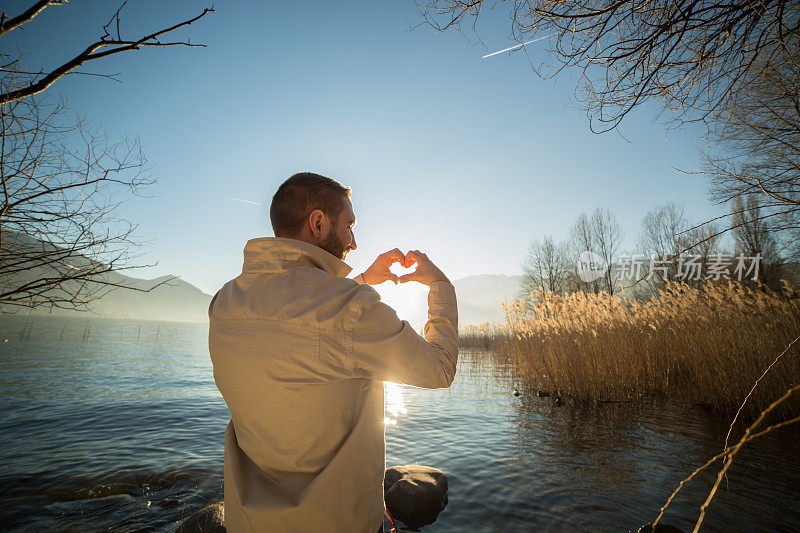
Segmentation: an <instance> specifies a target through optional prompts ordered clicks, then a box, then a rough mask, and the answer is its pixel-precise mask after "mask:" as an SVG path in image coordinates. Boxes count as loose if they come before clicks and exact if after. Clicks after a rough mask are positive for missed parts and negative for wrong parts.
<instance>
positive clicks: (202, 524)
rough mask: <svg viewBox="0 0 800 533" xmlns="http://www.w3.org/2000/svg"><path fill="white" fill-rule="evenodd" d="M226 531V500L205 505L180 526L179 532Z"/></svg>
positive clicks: (223, 532)
mask: <svg viewBox="0 0 800 533" xmlns="http://www.w3.org/2000/svg"><path fill="white" fill-rule="evenodd" d="M201 532H202V533H225V532H226V528H225V502H217V503H212V504H211V505H209V506H207V507H203V508H202V509H200V510H199V511H197V512H196V513H194V514H193V515H192V516H190V517H189V518H187V519H186V520H184V521H183V522H182V523H181V525H179V526H178V532H177V533H201Z"/></svg>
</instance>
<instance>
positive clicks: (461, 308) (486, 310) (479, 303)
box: [453, 274, 522, 326]
mask: <svg viewBox="0 0 800 533" xmlns="http://www.w3.org/2000/svg"><path fill="white" fill-rule="evenodd" d="M521 282H522V276H506V275H504V274H480V275H477V276H468V277H466V278H462V279H457V280H455V281H454V282H453V285H455V287H456V296H457V297H458V315H459V317H458V322H459V326H466V325H470V324H482V323H484V322H503V321H505V316H503V310H502V308H501V303H503V302H513V301H516V300H517V299H518V297H519V293H520V284H521Z"/></svg>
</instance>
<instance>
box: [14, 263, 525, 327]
mask: <svg viewBox="0 0 800 533" xmlns="http://www.w3.org/2000/svg"><path fill="white" fill-rule="evenodd" d="M113 275H114V278H115V282H117V283H120V284H123V285H126V286H132V287H138V288H142V289H146V288H150V287H154V286H156V285H158V284H159V283H161V282H163V281H165V280H166V279H169V278H170V277H172V276H164V277H160V278H155V279H149V280H145V279H139V278H133V277H129V276H124V275H122V274H119V273H115V274H113ZM520 280H521V276H506V275H502V274H480V275H477V276H469V277H466V278H462V279H458V280H456V281H455V282H453V284H454V285H455V287H456V295H457V296H458V314H459V325H461V326H466V325H470V324H482V323H484V322H492V321H494V322H502V321H504V320H505V317H504V316H503V311H502V308H501V303H502V302H504V301H505V302H511V301H515V300H516V299H517V297H518V295H519V291H520ZM210 302H211V295H209V294H206V293H204V292H203V291H201V290H200V289H198V288H197V287H195V286H194V285H192V284H190V283H187V282H185V281H183V280H182V279H180V278H174V279H172V280H170V281H169V282H167V283H166V284H164V285H161V286H159V287H157V288H155V289H153V290H151V291H150V292H139V291H132V290H125V289H117V290H114V291H111V292H110V293H109V294H107V295H106V296H104V297H103V298H100V299H99V300H97V301H95V302H93V303H92V310H93V312H94V313H96V314H98V315H100V316H103V317H107V318H132V319H141V320H175V321H183V322H205V321H206V320H208V315H207V311H208V304H209V303H210ZM421 311H423V313H424V310H421ZM20 312H23V313H25V314H27V313H28V310H27V309H26V310H22V309H20ZM32 314H34V315H45V314H50V315H54V316H78V315H79V316H89V315H86V314H85V313H83V312H80V311H68V310H63V309H53V310H52V311H50V310H47V309H39V310H35V311H33V312H32ZM423 317H424V314H423V315H421V317H420V318H422V320H424V318H423Z"/></svg>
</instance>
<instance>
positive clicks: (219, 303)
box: [209, 173, 458, 533]
mask: <svg viewBox="0 0 800 533" xmlns="http://www.w3.org/2000/svg"><path fill="white" fill-rule="evenodd" d="M270 222H271V224H272V228H273V231H274V233H275V237H274V238H260V239H252V240H250V241H249V242H248V243H247V245H246V246H245V248H244V267H243V268H242V274H241V275H240V276H239V277H237V278H236V279H234V280H232V281H229V282H228V283H226V284H225V286H224V287H222V289H220V291H219V292H218V293H217V294H216V295H215V296H214V299H213V300H212V301H211V305H210V307H209V318H210V329H209V350H210V354H211V361H212V363H213V366H214V380H215V381H216V384H217V387H218V388H219V390H220V392H221V393H222V396H223V397H224V398H225V401H226V402H227V404H228V408H229V409H230V411H231V421H230V423H229V424H228V427H227V429H226V431H225V520H226V523H227V526H228V529H229V530H230V531H232V532H238V531H259V532H262V531H263V532H271V533H272V532H281V531H342V532H359V531H364V532H368V533H375V531H376V530H378V529H379V527H380V525H381V523H382V517H383V509H384V507H383V506H384V503H383V472H384V467H385V464H384V462H385V455H384V452H385V443H384V422H383V420H384V412H383V409H384V405H383V381H384V380H386V381H394V382H396V383H405V384H408V385H414V386H418V387H425V388H441V387H449V386H450V384H451V383H452V381H453V377H454V375H455V371H456V361H457V358H458V337H457V329H458V317H457V311H456V295H455V290H454V288H453V285H452V284H451V283H450V282H449V280H448V279H447V277H446V276H445V275H444V274H443V273H442V271H441V270H439V269H438V268H437V267H436V266H435V265H434V264H433V263H432V262H431V261H430V260H429V259H428V258H427V256H425V254H423V253H421V252H419V251H412V252H409V253H408V254H403V253H402V252H400V250H397V249H394V250H391V251H389V252H386V253H384V254H381V255H380V256H379V257H378V258H377V260H376V261H375V262H374V263H373V264H372V266H370V267H369V268H368V269H367V270H366V271H365V272H364V273H362V274H360V275H359V276H357V277H356V278H355V279H348V278H346V277H345V276H346V275H347V274H348V273H349V272H350V270H351V269H350V267H349V266H347V265H346V264H345V263H344V261H343V260H344V259H345V257H346V256H347V254H348V253H349V252H351V251H353V250H355V249H356V240H355V236H354V235H353V227H354V226H355V223H356V217H355V214H354V213H353V206H352V204H351V202H350V189H349V188H346V187H344V186H342V185H341V184H340V183H338V182H337V181H334V180H332V179H329V178H326V177H323V176H320V175H317V174H312V173H300V174H295V175H294V176H292V177H291V178H289V179H288V180H287V181H286V182H284V183H283V184H282V185H281V186H280V187H279V188H278V191H277V192H276V193H275V196H274V197H273V198H272V204H271V206H270ZM393 263H400V264H402V265H404V266H406V267H410V266H412V265H413V264H414V263H416V264H417V269H416V271H414V272H412V273H410V274H405V275H403V276H400V277H397V276H395V275H394V274H393V273H391V272H390V271H389V266H390V265H391V264H393ZM384 281H394V282H395V283H405V282H408V281H417V282H420V283H424V284H426V285H428V287H429V288H430V291H429V294H428V321H427V323H426V325H425V337H424V338H423V337H421V336H420V335H419V334H417V333H416V332H415V331H414V330H413V328H412V327H411V326H409V324H408V322H405V321H401V320H399V319H398V318H397V315H396V314H395V312H394V311H393V310H392V309H391V308H390V307H388V306H387V305H386V304H384V303H382V302H381V301H380V298H379V296H378V293H377V292H376V291H375V290H374V289H373V288H372V287H370V286H369V285H376V284H379V283H382V282H384Z"/></svg>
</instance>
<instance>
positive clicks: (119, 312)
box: [0, 231, 211, 322]
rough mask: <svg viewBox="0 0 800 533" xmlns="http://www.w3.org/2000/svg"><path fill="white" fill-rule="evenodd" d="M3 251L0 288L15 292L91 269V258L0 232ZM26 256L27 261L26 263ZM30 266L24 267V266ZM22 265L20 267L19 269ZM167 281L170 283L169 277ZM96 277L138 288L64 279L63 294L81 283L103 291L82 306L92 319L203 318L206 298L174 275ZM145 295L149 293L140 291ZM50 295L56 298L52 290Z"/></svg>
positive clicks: (60, 312) (61, 312) (44, 310)
mask: <svg viewBox="0 0 800 533" xmlns="http://www.w3.org/2000/svg"><path fill="white" fill-rule="evenodd" d="M2 242H3V250H2V254H1V255H0V290H3V289H6V290H8V289H15V288H17V287H21V286H24V285H25V284H27V283H30V282H31V281H34V280H38V279H46V278H53V277H60V274H59V272H65V271H66V272H69V270H68V269H82V268H90V267H91V266H92V265H95V264H97V263H95V262H94V261H92V260H91V259H89V258H87V257H85V256H83V255H81V254H78V253H69V252H66V251H65V252H64V253H63V254H62V252H61V250H64V249H62V248H58V247H54V246H53V245H52V244H48V243H45V242H42V241H39V240H37V239H35V238H33V237H31V236H29V235H25V234H22V233H19V232H12V231H3V232H2ZM53 251H54V252H57V253H55V254H53V255H52V256H51V257H53V258H57V260H56V259H54V260H53V261H52V264H47V265H44V264H42V261H41V260H40V259H39V260H36V259H34V258H36V257H42V254H43V253H50V252H53ZM27 258H31V259H27ZM26 261H27V262H29V263H30V266H28V265H27V264H26ZM4 265H18V266H17V267H16V268H8V269H5V268H4ZM19 265H22V266H19ZM171 278H172V279H171ZM99 279H102V280H103V281H104V282H105V283H110V284H114V285H121V286H122V287H132V288H135V289H140V290H130V289H125V288H114V289H113V290H111V291H110V292H108V291H107V288H106V287H104V286H103V285H100V284H98V283H94V282H83V281H76V280H72V281H66V282H65V285H64V286H66V287H67V288H68V290H69V291H76V290H78V287H79V286H81V285H83V284H84V283H86V292H85V293H84V294H87V293H88V294H92V293H93V292H96V291H97V292H99V293H106V292H107V294H105V295H104V296H103V297H102V298H98V299H95V300H92V301H91V302H90V303H89V305H88V308H89V309H90V310H91V312H92V313H93V314H95V315H99V316H102V317H107V318H135V319H143V320H176V321H184V322H198V321H205V320H208V314H207V313H208V304H209V302H210V301H211V296H210V295H208V294H205V293H204V292H203V291H201V290H200V289H198V288H197V287H195V286H193V285H191V284H189V283H187V282H185V281H183V280H181V279H180V278H177V277H174V276H163V277H160V278H155V279H140V278H134V277H130V276H126V275H124V274H121V273H120V272H108V273H104V274H101V275H100V276H99ZM143 291H149V292H143ZM53 294H54V295H59V294H63V293H59V292H58V290H54V292H53ZM0 312H7V313H20V314H24V315H27V314H31V315H54V316H85V317H89V316H92V314H88V313H87V312H86V311H85V310H80V311H78V310H71V309H57V308H54V309H50V308H48V307H44V306H42V307H38V308H36V309H33V310H30V309H28V308H24V307H16V306H5V307H3V306H0Z"/></svg>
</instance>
